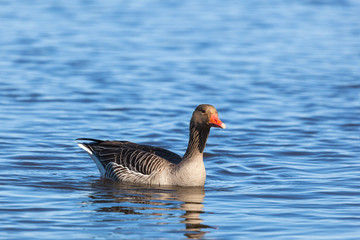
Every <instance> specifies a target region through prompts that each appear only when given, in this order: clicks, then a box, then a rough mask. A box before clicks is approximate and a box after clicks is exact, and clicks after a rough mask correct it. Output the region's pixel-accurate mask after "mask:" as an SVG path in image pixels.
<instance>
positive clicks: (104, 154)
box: [81, 139, 181, 182]
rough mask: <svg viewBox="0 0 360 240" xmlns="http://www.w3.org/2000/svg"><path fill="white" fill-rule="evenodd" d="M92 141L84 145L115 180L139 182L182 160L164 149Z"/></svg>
mask: <svg viewBox="0 0 360 240" xmlns="http://www.w3.org/2000/svg"><path fill="white" fill-rule="evenodd" d="M81 140H86V139H81ZM90 140H91V141H93V142H92V143H87V144H85V143H84V145H86V146H87V147H88V148H89V149H90V150H91V151H92V152H93V153H94V154H95V155H96V156H97V158H98V159H99V161H100V162H101V164H102V165H103V167H104V169H105V172H106V174H105V177H106V178H110V179H113V180H120V181H133V182H137V181H140V180H139V179H140V178H144V177H147V176H149V175H151V174H152V173H155V172H157V171H159V170H161V169H163V168H165V167H167V166H169V165H173V164H174V163H177V162H180V160H181V157H180V156H179V155H177V154H175V153H172V152H170V151H168V150H165V149H162V148H157V147H151V146H147V145H138V144H135V143H131V142H122V141H101V140H95V139H90ZM130 175H131V176H132V177H131V176H130ZM144 175H145V176H144ZM127 178H131V180H130V179H127ZM138 178H139V179H138Z"/></svg>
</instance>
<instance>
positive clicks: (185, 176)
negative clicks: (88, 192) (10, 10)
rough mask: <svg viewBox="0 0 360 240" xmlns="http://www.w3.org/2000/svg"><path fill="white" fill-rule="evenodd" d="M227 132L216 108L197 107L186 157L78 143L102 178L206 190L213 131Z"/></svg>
mask: <svg viewBox="0 0 360 240" xmlns="http://www.w3.org/2000/svg"><path fill="white" fill-rule="evenodd" d="M211 127H218V128H223V129H224V128H225V124H224V123H222V122H221V120H220V119H219V117H218V113H217V111H216V109H215V107H214V106H212V105H208V104H202V105H199V106H197V107H196V109H195V111H194V112H193V114H192V118H191V120H190V136H189V143H188V147H187V150H186V152H185V154H184V156H183V157H180V156H179V155H177V154H176V153H173V152H170V151H168V150H165V149H163V148H159V147H152V146H147V145H139V144H135V143H132V142H127V141H102V140H97V139H89V138H79V139H77V140H80V141H81V140H82V141H90V143H84V142H81V143H78V145H79V147H81V148H83V149H84V150H85V151H87V152H88V153H89V155H90V156H91V158H92V159H93V160H94V161H95V163H96V165H97V167H98V169H99V171H100V174H101V176H102V177H103V178H107V179H112V180H115V181H122V182H128V183H135V184H151V185H178V186H203V185H204V184H205V179H206V172H205V166H204V162H203V152H204V148H205V145H206V140H207V138H208V135H209V132H210V128H211Z"/></svg>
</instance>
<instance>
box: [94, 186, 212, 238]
mask: <svg viewBox="0 0 360 240" xmlns="http://www.w3.org/2000/svg"><path fill="white" fill-rule="evenodd" d="M92 187H93V189H94V192H93V193H92V194H91V195H90V196H89V198H90V203H91V204H92V205H93V206H94V207H95V211H97V212H118V213H122V214H121V215H122V217H119V219H114V221H131V220H143V219H144V217H147V220H150V219H151V220H152V221H151V222H152V223H153V222H154V221H153V220H156V224H157V225H169V220H170V221H171V219H173V218H174V217H178V218H179V220H178V221H176V223H181V224H184V225H185V228H181V229H176V230H175V231H176V232H181V233H183V234H184V235H185V236H186V237H187V238H189V239H199V238H202V237H203V236H204V235H205V233H206V231H204V229H207V228H213V227H211V226H209V225H206V224H203V220H202V219H201V216H200V215H201V214H202V213H204V211H203V208H204V205H203V201H204V197H205V191H204V187H191V188H184V187H148V186H146V187H143V186H129V185H126V186H125V185H123V184H121V183H117V182H112V181H107V180H99V181H96V182H94V183H93V186H92ZM124 215H129V217H128V218H127V217H126V218H124ZM119 216H120V215H119ZM130 216H131V217H130ZM149 217H150V219H149ZM107 221H109V219H107ZM139 229H140V227H139ZM167 229H168V227H166V230H167ZM170 231H171V232H174V229H170ZM162 232H163V231H162Z"/></svg>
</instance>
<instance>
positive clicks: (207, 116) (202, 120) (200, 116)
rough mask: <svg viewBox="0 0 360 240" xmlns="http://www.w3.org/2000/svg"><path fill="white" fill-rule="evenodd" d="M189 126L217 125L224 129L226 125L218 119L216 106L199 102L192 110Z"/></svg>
mask: <svg viewBox="0 0 360 240" xmlns="http://www.w3.org/2000/svg"><path fill="white" fill-rule="evenodd" d="M190 127H196V128H204V127H208V128H210V127H217V128H222V129H225V128H226V125H225V124H224V123H223V122H222V121H221V120H220V119H219V115H218V112H217V111H216V108H215V107H214V106H212V105H209V104H201V105H199V106H197V107H196V109H195V111H194V112H193V115H192V118H191V121H190Z"/></svg>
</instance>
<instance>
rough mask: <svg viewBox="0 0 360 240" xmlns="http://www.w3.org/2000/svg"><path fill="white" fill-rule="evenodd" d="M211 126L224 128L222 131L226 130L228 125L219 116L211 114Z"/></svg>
mask: <svg viewBox="0 0 360 240" xmlns="http://www.w3.org/2000/svg"><path fill="white" fill-rule="evenodd" d="M209 123H210V126H211V127H218V128H222V129H225V128H226V125H225V123H223V122H222V121H221V120H220V119H219V117H218V115H217V114H211V117H210V122H209Z"/></svg>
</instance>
